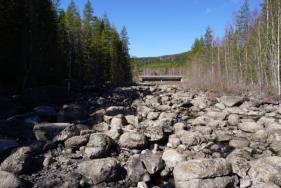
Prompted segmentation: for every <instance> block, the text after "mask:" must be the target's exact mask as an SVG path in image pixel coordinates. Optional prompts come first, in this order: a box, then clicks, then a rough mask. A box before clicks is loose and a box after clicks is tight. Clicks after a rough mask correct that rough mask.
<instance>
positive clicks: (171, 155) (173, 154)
mask: <svg viewBox="0 0 281 188" xmlns="http://www.w3.org/2000/svg"><path fill="white" fill-rule="evenodd" d="M162 159H163V160H164V161H165V164H166V166H167V167H168V168H171V167H175V166H176V165H177V164H178V163H179V162H182V161H186V156H184V155H183V154H181V153H179V152H178V151H177V150H175V149H170V148H165V150H164V153H163V156H162Z"/></svg>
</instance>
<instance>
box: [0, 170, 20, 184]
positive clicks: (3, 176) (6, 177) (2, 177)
mask: <svg viewBox="0 0 281 188" xmlns="http://www.w3.org/2000/svg"><path fill="white" fill-rule="evenodd" d="M0 187H1V188H24V184H23V182H22V181H21V180H20V179H19V178H18V177H16V176H15V175H14V174H12V173H10V172H6V171H0Z"/></svg>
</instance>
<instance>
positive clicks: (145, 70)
mask: <svg viewBox="0 0 281 188" xmlns="http://www.w3.org/2000/svg"><path fill="white" fill-rule="evenodd" d="M189 54H190V52H184V53H179V54H173V55H164V56H159V57H141V58H137V57H135V58H132V59H131V61H132V63H133V65H134V66H135V69H136V72H138V74H180V73H181V74H182V73H183V70H184V68H185V67H186V66H187V63H188V62H189V60H190V57H189Z"/></svg>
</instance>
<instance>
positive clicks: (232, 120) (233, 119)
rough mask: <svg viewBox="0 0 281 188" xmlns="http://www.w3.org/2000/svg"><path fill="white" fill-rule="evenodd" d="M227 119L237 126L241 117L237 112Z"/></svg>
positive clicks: (230, 123)
mask: <svg viewBox="0 0 281 188" xmlns="http://www.w3.org/2000/svg"><path fill="white" fill-rule="evenodd" d="M227 121H228V123H229V125H231V126H236V125H238V124H239V122H240V118H239V116H238V115H237V114H231V115H229V116H228V118H227Z"/></svg>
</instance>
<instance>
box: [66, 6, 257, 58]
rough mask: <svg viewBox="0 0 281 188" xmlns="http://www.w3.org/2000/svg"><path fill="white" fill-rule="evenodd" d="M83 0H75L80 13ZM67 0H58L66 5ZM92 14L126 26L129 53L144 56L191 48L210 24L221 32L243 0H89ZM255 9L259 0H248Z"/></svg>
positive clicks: (219, 34)
mask: <svg viewBox="0 0 281 188" xmlns="http://www.w3.org/2000/svg"><path fill="white" fill-rule="evenodd" d="M86 1H87V0H75V3H76V5H77V6H78V8H79V10H80V12H81V13H82V10H83V7H84V4H85V2H86ZM69 2H70V0H61V7H62V8H66V7H67V5H68V4H69ZM91 2H92V3H93V7H94V14H95V15H97V16H102V15H103V14H104V13H107V15H108V17H109V19H110V21H111V23H112V24H114V25H115V26H116V27H117V28H118V29H119V30H120V28H121V27H122V26H123V25H124V26H126V28H127V30H128V33H129V38H130V43H131V45H130V54H131V55H132V56H138V57H144V56H145V57H147V56H160V55H167V54H174V53H179V52H184V51H187V50H189V49H190V48H191V46H192V44H193V42H194V39H195V38H196V37H199V36H201V35H203V34H204V32H205V29H206V27H207V26H211V27H212V29H213V30H214V34H215V35H216V36H223V34H224V30H225V26H226V25H229V24H231V23H232V21H233V18H234V15H235V14H234V13H235V12H238V10H239V8H240V6H241V5H242V3H243V0H91ZM249 2H250V7H251V9H252V10H256V9H257V10H259V8H260V4H261V2H262V0H249Z"/></svg>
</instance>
